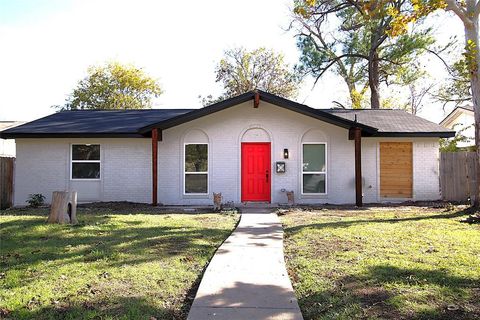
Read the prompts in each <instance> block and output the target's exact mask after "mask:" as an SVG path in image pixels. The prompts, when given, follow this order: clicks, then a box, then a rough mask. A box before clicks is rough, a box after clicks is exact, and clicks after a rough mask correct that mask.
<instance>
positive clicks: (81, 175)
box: [72, 162, 100, 179]
mask: <svg viewBox="0 0 480 320" xmlns="http://www.w3.org/2000/svg"><path fill="white" fill-rule="evenodd" d="M72 179H100V163H98V162H74V163H72Z"/></svg>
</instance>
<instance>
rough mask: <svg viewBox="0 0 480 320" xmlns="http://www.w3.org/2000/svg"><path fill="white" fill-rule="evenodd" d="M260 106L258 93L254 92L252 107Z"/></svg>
mask: <svg viewBox="0 0 480 320" xmlns="http://www.w3.org/2000/svg"><path fill="white" fill-rule="evenodd" d="M259 105H260V92H258V91H255V96H254V98H253V107H254V108H258V106H259Z"/></svg>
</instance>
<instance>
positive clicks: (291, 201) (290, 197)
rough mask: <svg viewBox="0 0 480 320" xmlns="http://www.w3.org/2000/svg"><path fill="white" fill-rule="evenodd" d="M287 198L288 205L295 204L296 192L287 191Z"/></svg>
mask: <svg viewBox="0 0 480 320" xmlns="http://www.w3.org/2000/svg"><path fill="white" fill-rule="evenodd" d="M287 200H288V205H289V206H293V205H294V204H295V194H294V192H293V190H292V191H287Z"/></svg>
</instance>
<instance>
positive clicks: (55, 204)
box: [47, 191, 78, 224]
mask: <svg viewBox="0 0 480 320" xmlns="http://www.w3.org/2000/svg"><path fill="white" fill-rule="evenodd" d="M47 222H48V223H60V224H65V223H71V224H76V223H78V221H77V192H76V191H54V192H53V194H52V204H51V206H50V215H49V216H48V220H47Z"/></svg>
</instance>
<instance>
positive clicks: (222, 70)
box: [205, 48, 301, 103]
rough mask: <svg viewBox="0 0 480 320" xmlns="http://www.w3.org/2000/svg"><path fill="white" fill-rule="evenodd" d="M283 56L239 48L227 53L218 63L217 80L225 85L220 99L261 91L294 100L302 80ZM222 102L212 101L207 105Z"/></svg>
mask: <svg viewBox="0 0 480 320" xmlns="http://www.w3.org/2000/svg"><path fill="white" fill-rule="evenodd" d="M283 59H284V58H283V55H282V54H277V53H275V52H274V51H273V50H268V49H265V48H259V49H255V50H252V51H247V50H246V49H244V48H235V49H232V50H227V51H225V55H224V58H223V59H222V60H220V62H219V63H218V65H217V67H216V70H215V73H216V81H217V82H220V83H221V84H222V85H223V89H224V93H223V95H222V96H221V97H220V99H225V98H230V97H233V96H236V95H239V94H242V93H245V92H248V91H251V90H255V89H260V90H264V91H266V92H269V93H272V94H276V95H279V96H281V97H285V98H294V97H295V96H296V95H297V93H298V89H299V85H300V82H301V81H300V78H299V77H298V75H297V73H296V72H295V71H294V70H291V69H290V68H289V66H288V65H287V64H286V63H285V62H284V60H283ZM216 100H218V99H211V98H210V99H208V97H207V100H206V101H205V102H206V103H208V102H211V101H216Z"/></svg>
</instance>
